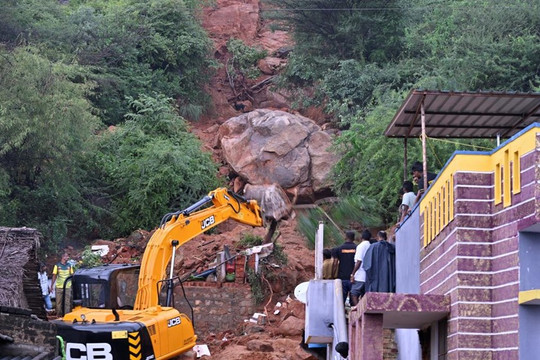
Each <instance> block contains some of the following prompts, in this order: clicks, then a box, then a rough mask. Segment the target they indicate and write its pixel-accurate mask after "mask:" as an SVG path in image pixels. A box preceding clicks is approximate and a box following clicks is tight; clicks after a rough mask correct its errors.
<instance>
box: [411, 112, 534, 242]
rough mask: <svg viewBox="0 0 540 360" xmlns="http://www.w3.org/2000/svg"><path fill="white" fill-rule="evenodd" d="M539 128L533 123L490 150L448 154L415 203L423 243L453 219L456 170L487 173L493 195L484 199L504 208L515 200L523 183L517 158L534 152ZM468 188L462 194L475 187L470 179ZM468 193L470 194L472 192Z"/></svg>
mask: <svg viewBox="0 0 540 360" xmlns="http://www.w3.org/2000/svg"><path fill="white" fill-rule="evenodd" d="M539 129H540V124H538V123H535V124H533V125H531V126H529V127H528V128H526V129H524V130H523V131H522V132H520V133H518V134H516V135H515V136H514V137H512V138H511V139H509V140H508V141H506V142H505V143H504V144H503V145H501V146H500V147H498V148H497V149H495V150H493V151H491V152H472V151H469V152H463V151H460V152H456V153H455V154H454V155H453V156H452V158H451V159H450V160H449V161H448V162H447V163H446V165H445V167H444V168H443V170H442V171H441V172H440V173H439V175H438V176H437V179H436V180H435V181H434V183H433V184H432V185H431V186H430V187H429V189H428V191H427V192H426V194H425V196H424V197H423V198H422V200H421V202H420V205H419V208H420V214H421V216H424V222H423V227H422V240H423V244H424V246H426V245H428V244H429V243H430V242H431V241H433V239H434V238H435V237H436V236H438V235H439V233H440V232H441V231H442V230H443V229H444V228H445V227H446V226H447V225H448V224H449V223H450V222H451V221H452V220H454V217H455V205H456V203H455V201H454V196H455V195H456V188H455V186H454V181H455V175H456V174H457V173H465V174H466V173H471V174H474V175H472V177H474V176H476V175H477V174H480V173H487V174H491V176H492V178H493V180H492V181H493V184H492V186H493V195H492V198H486V199H484V200H486V201H490V202H491V203H492V205H495V206H497V205H499V204H502V207H503V208H506V207H509V206H511V205H512V203H513V202H514V203H515V202H516V201H518V199H515V200H514V201H513V199H514V197H516V195H518V194H520V193H521V191H522V187H523V184H522V176H523V174H522V170H524V168H523V165H522V164H521V161H520V159H521V158H522V157H523V156H524V155H526V154H530V153H535V149H536V133H537V132H538V131H539ZM525 170H526V169H525ZM536 171H538V170H536ZM480 186H481V185H480ZM469 188H470V189H471V190H462V191H464V192H465V194H464V198H466V197H467V194H466V192H467V191H471V192H474V190H472V189H474V188H475V184H474V180H473V183H471V184H469ZM537 194H538V192H537ZM472 196H473V197H474V194H473V195H472ZM536 213H537V215H536V217H535V219H534V222H536V219H537V218H540V217H539V214H540V209H537V210H536Z"/></svg>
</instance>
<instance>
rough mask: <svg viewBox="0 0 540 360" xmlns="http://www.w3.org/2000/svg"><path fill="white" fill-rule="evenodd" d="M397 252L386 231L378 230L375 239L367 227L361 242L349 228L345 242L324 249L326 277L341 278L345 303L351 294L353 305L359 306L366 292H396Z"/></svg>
mask: <svg viewBox="0 0 540 360" xmlns="http://www.w3.org/2000/svg"><path fill="white" fill-rule="evenodd" d="M395 253H396V251H395V246H394V244H392V243H390V242H388V239H387V234H386V232H385V231H379V232H378V233H377V239H376V240H374V239H372V238H371V232H370V231H369V230H367V229H366V230H364V231H363V232H362V236H361V240H360V242H359V243H358V244H356V243H355V232H354V231H347V232H346V233H345V242H344V243H343V244H341V245H340V246H338V247H336V248H333V249H332V250H330V249H325V250H323V258H324V261H323V279H340V280H341V285H342V290H343V302H344V303H345V302H346V300H347V297H348V298H349V302H350V304H351V305H352V306H355V305H357V304H358V302H359V300H360V298H362V297H363V296H364V294H365V293H366V292H395V291H396V257H395Z"/></svg>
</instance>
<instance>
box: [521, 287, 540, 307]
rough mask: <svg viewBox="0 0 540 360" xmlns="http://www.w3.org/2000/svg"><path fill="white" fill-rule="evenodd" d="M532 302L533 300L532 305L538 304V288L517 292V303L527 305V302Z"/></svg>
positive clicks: (539, 303)
mask: <svg viewBox="0 0 540 360" xmlns="http://www.w3.org/2000/svg"><path fill="white" fill-rule="evenodd" d="M532 302H534V305H540V289H534V290H527V291H520V292H519V296H518V303H519V304H520V305H527V303H532Z"/></svg>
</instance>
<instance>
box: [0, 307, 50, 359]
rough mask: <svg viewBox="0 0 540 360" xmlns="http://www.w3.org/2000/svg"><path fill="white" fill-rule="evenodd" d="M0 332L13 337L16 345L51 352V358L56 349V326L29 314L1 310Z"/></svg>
mask: <svg viewBox="0 0 540 360" xmlns="http://www.w3.org/2000/svg"><path fill="white" fill-rule="evenodd" d="M0 310H1V309H0ZM0 334H3V335H7V336H10V337H12V338H13V340H14V342H13V344H14V345H30V346H32V347H34V348H36V350H39V352H45V353H50V354H51V358H52V355H53V354H54V353H55V351H56V350H55V349H56V326H55V325H54V324H52V323H50V322H47V321H43V320H36V319H34V318H32V317H30V316H29V315H28V314H13V313H7V312H3V311H1V312H0Z"/></svg>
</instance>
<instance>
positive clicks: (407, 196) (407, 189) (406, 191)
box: [399, 181, 416, 224]
mask: <svg viewBox="0 0 540 360" xmlns="http://www.w3.org/2000/svg"><path fill="white" fill-rule="evenodd" d="M415 201H416V195H415V193H414V192H413V183H412V182H410V181H404V182H403V200H402V201H401V206H400V210H401V217H400V219H399V223H400V224H401V223H402V222H403V220H405V218H406V217H407V215H409V214H410V213H411V211H412V208H413V206H414V203H415Z"/></svg>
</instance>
